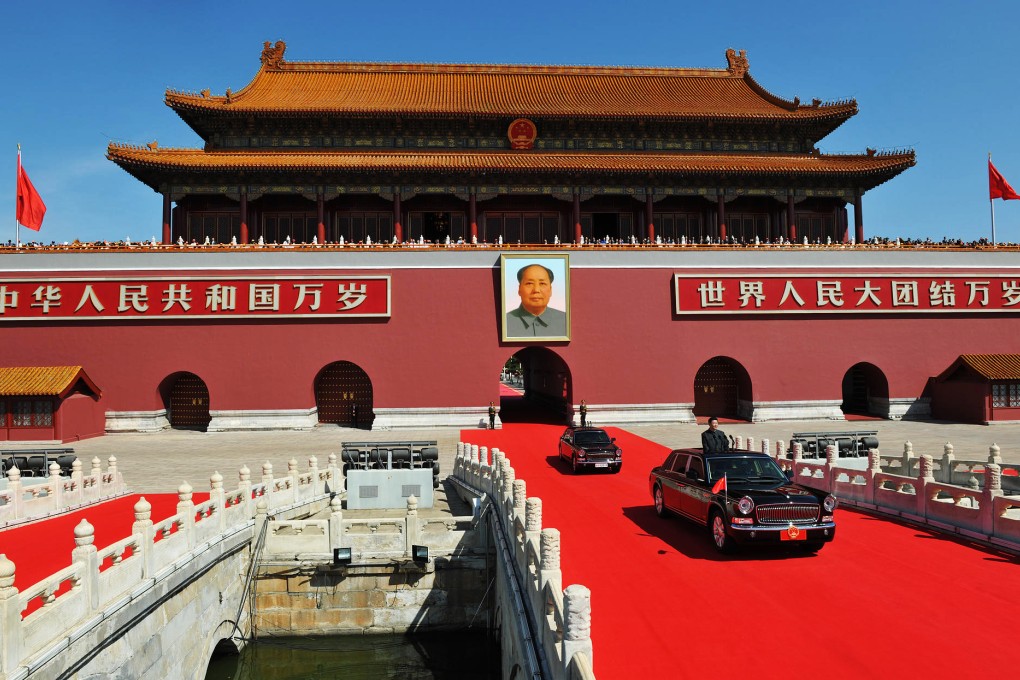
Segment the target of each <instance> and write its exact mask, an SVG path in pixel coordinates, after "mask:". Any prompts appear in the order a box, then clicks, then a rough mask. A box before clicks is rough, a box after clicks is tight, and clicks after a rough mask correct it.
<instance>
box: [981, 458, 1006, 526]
mask: <svg viewBox="0 0 1020 680" xmlns="http://www.w3.org/2000/svg"><path fill="white" fill-rule="evenodd" d="M1002 495H1003V491H1002V467H1001V466H1000V465H998V464H997V463H988V464H987V465H985V488H984V491H982V492H981V530H982V531H983V532H984V534H985V535H986V536H993V535H995V529H996V526H995V525H996V523H997V521H998V519H999V518H998V517H996V516H995V507H994V506H995V499H996V498H1000V497H1002Z"/></svg>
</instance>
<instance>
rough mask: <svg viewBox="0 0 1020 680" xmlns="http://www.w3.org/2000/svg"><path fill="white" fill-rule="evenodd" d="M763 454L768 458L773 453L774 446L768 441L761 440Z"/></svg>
mask: <svg viewBox="0 0 1020 680" xmlns="http://www.w3.org/2000/svg"><path fill="white" fill-rule="evenodd" d="M761 452H762V453H764V454H765V455H766V456H768V455H770V454H771V453H772V446H771V444H770V442H769V440H768V439H762V440H761Z"/></svg>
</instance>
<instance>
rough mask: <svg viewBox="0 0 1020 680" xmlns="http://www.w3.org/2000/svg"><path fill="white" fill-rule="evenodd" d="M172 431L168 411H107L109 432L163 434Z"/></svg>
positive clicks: (107, 429) (107, 428)
mask: <svg viewBox="0 0 1020 680" xmlns="http://www.w3.org/2000/svg"><path fill="white" fill-rule="evenodd" d="M168 429H170V421H169V420H167V419H166V409H160V410H158V411H107V412H106V431H107V432H161V431H162V430H168Z"/></svg>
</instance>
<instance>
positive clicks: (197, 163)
mask: <svg viewBox="0 0 1020 680" xmlns="http://www.w3.org/2000/svg"><path fill="white" fill-rule="evenodd" d="M107 157H108V158H109V159H110V160H112V161H114V162H116V163H118V164H120V165H122V166H124V167H135V168H138V167H150V168H153V169H157V168H158V169H178V170H191V171H239V170H244V171H259V170H263V171H265V170H269V171H287V172H291V171H301V170H313V171H318V170H326V171H329V170H333V171H344V170H353V171H368V170H371V171H415V170H423V171H435V170H446V171H469V172H470V171H495V172H499V171H505V172H515V171H527V172H543V171H545V172H580V171H593V170H596V171H609V172H624V173H627V172H634V173H647V172H683V173H714V172H740V173H750V174H778V173H791V172H793V173H806V174H814V175H826V174H829V175H839V174H846V173H852V174H870V173H883V172H889V171H896V172H898V171H900V170H903V169H905V168H907V167H910V166H912V165H913V164H914V153H913V152H912V151H909V152H904V153H879V154H871V153H869V154H860V155H824V154H798V155H774V156H758V155H742V154H701V153H658V152H602V153H599V152H562V151H495V152H492V151H457V150H441V151H370V152H366V151H302V152H296V151H214V152H207V151H204V150H202V149H149V148H146V147H135V146H126V145H119V144H111V145H110V146H109V148H108V150H107Z"/></svg>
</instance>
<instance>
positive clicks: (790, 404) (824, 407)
mask: <svg viewBox="0 0 1020 680" xmlns="http://www.w3.org/2000/svg"><path fill="white" fill-rule="evenodd" d="M842 403H843V401H842V400H838V401H830V400H818V401H756V402H754V411H753V412H752V414H751V422H753V423H760V422H764V421H766V420H843V411H842V410H841V409H840V405H841V404H842Z"/></svg>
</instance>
